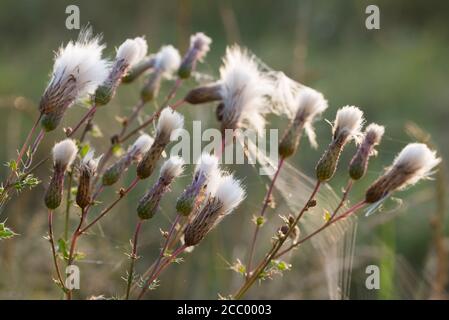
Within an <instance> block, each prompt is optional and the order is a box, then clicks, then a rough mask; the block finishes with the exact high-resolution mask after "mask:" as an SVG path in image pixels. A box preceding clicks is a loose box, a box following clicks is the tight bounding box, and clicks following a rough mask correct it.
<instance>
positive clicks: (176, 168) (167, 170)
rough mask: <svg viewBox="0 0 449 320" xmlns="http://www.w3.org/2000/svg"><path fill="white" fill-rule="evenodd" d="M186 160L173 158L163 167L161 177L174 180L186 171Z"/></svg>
mask: <svg viewBox="0 0 449 320" xmlns="http://www.w3.org/2000/svg"><path fill="white" fill-rule="evenodd" d="M183 166H184V160H183V159H182V158H181V157H178V156H171V157H170V158H169V159H168V160H167V161H165V162H164V164H163V165H162V167H161V177H165V178H168V179H170V180H171V179H174V178H176V177H179V176H180V175H181V174H182V172H183V171H184V167H183Z"/></svg>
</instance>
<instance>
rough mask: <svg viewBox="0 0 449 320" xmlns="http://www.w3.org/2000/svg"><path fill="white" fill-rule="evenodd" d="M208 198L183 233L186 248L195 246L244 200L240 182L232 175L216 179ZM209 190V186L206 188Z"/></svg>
mask: <svg viewBox="0 0 449 320" xmlns="http://www.w3.org/2000/svg"><path fill="white" fill-rule="evenodd" d="M216 178H217V179H216V182H217V183H216V184H214V186H216V187H213V188H211V189H210V190H209V191H210V193H209V194H208V198H207V200H206V203H205V204H204V206H203V208H202V209H201V210H200V211H199V213H198V215H197V216H196V217H195V218H194V219H193V220H192V222H191V223H189V224H188V225H187V227H186V230H185V232H184V241H185V244H186V245H187V246H195V245H197V244H198V243H199V242H200V241H201V240H202V239H203V238H204V237H205V236H206V235H207V234H208V233H209V232H210V231H211V230H212V229H213V228H214V227H215V226H216V225H217V224H218V223H219V222H220V221H221V220H222V219H223V218H224V217H225V216H226V215H228V214H230V213H231V212H232V211H233V210H234V209H235V208H236V207H237V206H238V205H239V204H240V203H241V202H242V201H243V199H244V198H245V191H244V189H243V187H242V185H241V183H240V181H238V180H236V179H234V177H233V176H232V175H225V176H219V177H216ZM208 189H209V186H208Z"/></svg>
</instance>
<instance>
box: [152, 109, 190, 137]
mask: <svg viewBox="0 0 449 320" xmlns="http://www.w3.org/2000/svg"><path fill="white" fill-rule="evenodd" d="M183 126H184V117H183V116H182V115H181V114H180V113H178V112H176V111H174V110H173V109H172V108H170V107H167V108H165V109H164V110H162V112H161V114H160V116H159V120H158V122H157V134H156V142H158V143H161V144H168V143H169V142H170V137H171V135H172V133H174V132H175V130H178V129H181V128H182V127H183Z"/></svg>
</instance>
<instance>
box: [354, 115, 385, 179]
mask: <svg viewBox="0 0 449 320" xmlns="http://www.w3.org/2000/svg"><path fill="white" fill-rule="evenodd" d="M384 132H385V128H384V127H383V126H379V125H377V124H375V123H372V124H370V125H369V126H368V127H366V130H365V133H364V135H363V140H362V142H361V143H360V145H359V147H358V149H357V152H356V154H355V155H354V157H353V158H352V160H351V162H350V163H349V176H350V177H351V178H352V179H353V180H359V179H361V178H362V177H363V176H364V175H365V173H366V170H367V169H368V161H369V158H370V157H371V156H373V155H376V153H377V152H376V150H375V149H374V147H375V146H377V145H378V144H379V143H380V141H381V139H382V136H383V134H384Z"/></svg>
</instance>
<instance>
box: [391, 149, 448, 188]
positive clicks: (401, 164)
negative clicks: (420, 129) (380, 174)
mask: <svg viewBox="0 0 449 320" xmlns="http://www.w3.org/2000/svg"><path fill="white" fill-rule="evenodd" d="M440 162H441V158H438V157H437V156H436V151H432V150H430V149H429V147H427V146H426V145H425V144H423V143H409V144H408V145H407V146H405V147H404V149H402V151H401V152H400V153H399V154H398V155H397V156H396V158H395V159H394V161H393V165H392V167H391V168H390V169H389V170H388V172H387V173H386V174H388V173H389V172H391V171H392V170H395V171H397V172H401V173H403V174H404V176H405V177H406V179H404V181H403V183H402V184H401V186H400V187H398V189H403V188H405V187H407V186H409V185H413V184H415V183H417V182H418V181H419V180H421V179H423V178H427V177H429V176H430V175H431V174H432V169H433V168H435V167H436V166H437V165H438V164H439V163H440Z"/></svg>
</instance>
